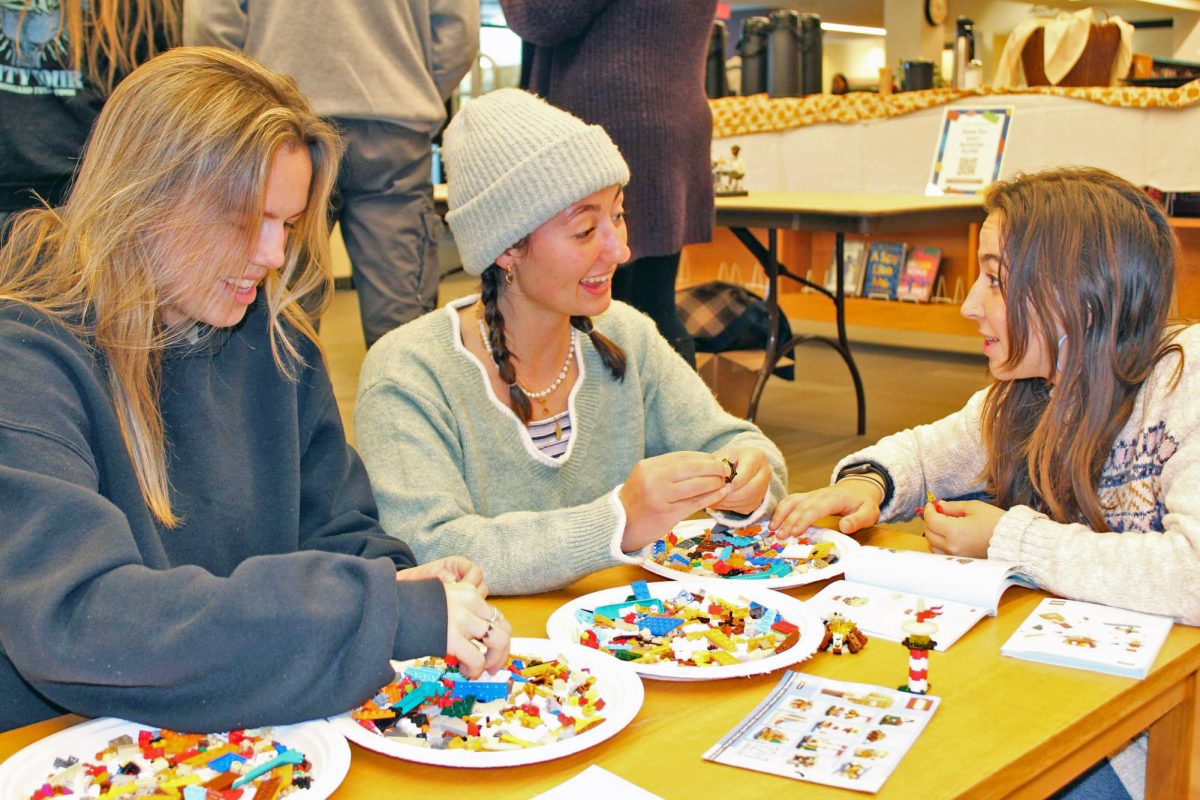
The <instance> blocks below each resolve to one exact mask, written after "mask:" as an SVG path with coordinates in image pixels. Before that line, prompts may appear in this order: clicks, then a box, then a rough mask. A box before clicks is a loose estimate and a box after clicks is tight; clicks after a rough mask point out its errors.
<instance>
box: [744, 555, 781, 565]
mask: <svg viewBox="0 0 1200 800" xmlns="http://www.w3.org/2000/svg"><path fill="white" fill-rule="evenodd" d="M774 560H775V559H773V558H771V557H770V556H751V557H750V558H747V559H746V563H747V564H753V565H754V566H756V567H765V566H767V565H768V564H770V563H771V562H772V561H774Z"/></svg>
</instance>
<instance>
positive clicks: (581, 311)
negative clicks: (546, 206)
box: [496, 186, 629, 317]
mask: <svg viewBox="0 0 1200 800" xmlns="http://www.w3.org/2000/svg"><path fill="white" fill-rule="evenodd" d="M627 238H628V232H627V230H626V228H625V210H624V192H623V191H622V190H621V187H620V186H610V187H608V188H607V189H601V190H600V191H598V192H595V193H593V194H590V195H588V196H587V197H585V198H583V199H582V200H580V201H579V202H577V203H573V204H572V205H571V206H570V207H569V208H567V209H565V210H564V211H562V212H560V213H558V214H556V215H555V216H554V217H552V218H551V219H549V220H547V221H546V222H544V223H542V225H541V226H540V227H538V228H537V230H535V231H534V232H533V233H531V234H529V237H528V239H527V240H526V243H525V246H524V247H522V248H515V247H514V248H510V249H508V250H506V251H505V252H504V253H503V254H502V255H501V256H500V258H498V259H496V263H497V264H499V265H500V267H501V268H502V269H506V270H509V269H511V270H513V272H512V274H513V275H514V281H513V283H512V285H511V286H509V287H507V289H506V291H505V293H504V297H505V300H506V302H510V303H512V304H513V305H514V306H515V307H516V309H517V310H518V313H524V312H527V311H531V310H533V309H535V308H536V309H541V310H544V311H549V312H552V313H555V314H562V315H566V316H588V317H591V316H595V315H597V314H601V313H603V312H604V311H605V310H606V309H607V308H608V306H609V304H610V303H611V302H612V276H613V273H614V272H615V271H616V269H617V266H618V265H619V264H622V263H624V262H625V261H627V260H629V247H628V245H627V244H626V240H627Z"/></svg>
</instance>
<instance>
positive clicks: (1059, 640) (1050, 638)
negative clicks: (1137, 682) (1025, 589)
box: [1000, 597, 1174, 678]
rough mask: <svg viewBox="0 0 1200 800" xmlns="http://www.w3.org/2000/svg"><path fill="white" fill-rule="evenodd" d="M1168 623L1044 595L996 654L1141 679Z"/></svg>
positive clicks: (1162, 619)
mask: <svg viewBox="0 0 1200 800" xmlns="http://www.w3.org/2000/svg"><path fill="white" fill-rule="evenodd" d="M1173 624H1174V620H1172V619H1171V618H1170V617H1160V616H1156V615H1154V614H1142V613H1139V612H1137V611H1126V610H1125V609H1121V608H1110V607H1109V606H1102V605H1098V604H1096V603H1084V602H1080V601H1078V600H1061V599H1059V598H1057V597H1048V598H1046V599H1045V600H1043V601H1042V602H1041V603H1039V604H1038V607H1037V608H1035V609H1034V610H1033V613H1031V614H1030V615H1029V616H1028V617H1027V618H1026V619H1025V621H1024V622H1022V623H1021V627H1019V628H1017V629H1016V630H1015V631H1013V635H1012V636H1011V637H1009V639H1008V641H1007V642H1005V643H1004V646H1003V647H1001V648H1000V653H1001V654H1002V655H1006V656H1012V657H1013V658H1021V659H1025V660H1026V661H1041V662H1043V663H1045V664H1058V665H1060V666H1064V667H1074V668H1075V669H1086V670H1091V671H1093V672H1107V673H1109V674H1111V675H1125V676H1128V677H1130V678H1144V677H1146V674H1147V673H1148V672H1149V671H1150V667H1151V666H1153V664H1154V658H1155V657H1156V656H1157V655H1158V651H1159V650H1160V649H1161V648H1162V645H1163V642H1164V641H1166V638H1167V634H1168V633H1170V632H1171V626H1172V625H1173Z"/></svg>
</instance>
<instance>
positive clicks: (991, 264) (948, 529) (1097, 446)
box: [775, 169, 1200, 625]
mask: <svg viewBox="0 0 1200 800" xmlns="http://www.w3.org/2000/svg"><path fill="white" fill-rule="evenodd" d="M985 205H986V207H987V210H988V218H987V221H986V222H985V223H984V225H983V228H982V230H981V231H980V235H979V267H980V275H979V279H978V280H977V281H976V283H975V285H974V286H973V287H972V288H971V292H970V294H968V296H967V299H966V302H965V303H963V307H962V313H963V315H964V316H966V317H967V318H969V319H971V320H974V321H975V322H976V323H977V324H978V326H979V332H980V334H981V335H982V336H983V352H984V354H985V355H986V356H987V358H988V365H989V369H990V370H991V373H992V376H993V377H994V378H995V381H994V382H993V383H992V385H991V386H990V387H989V388H987V389H984V390H982V391H980V392H979V393H978V394H976V395H975V396H974V397H972V398H971V399H970V401H968V403H967V405H966V407H965V408H963V409H962V410H961V411H958V412H956V413H954V414H952V415H950V416H949V417H947V418H945V419H943V420H940V421H938V422H935V423H932V424H930V425H922V426H919V427H917V428H913V429H912V430H907V431H903V432H901V433H897V434H894V435H892V436H888V437H885V438H884V439H882V440H880V441H879V442H878V443H876V444H875V445H873V446H871V447H868V448H866V449H865V450H860V451H859V452H857V453H854V454H852V455H849V456H847V457H846V458H843V459H842V460H841V461H840V462H838V465H837V467H836V468H835V470H834V477H835V479H838V480H837V483H835V484H834V485H833V486H829V487H826V488H824V489H818V490H816V491H813V492H808V493H806V494H798V495H792V496H790V497H788V498H787V499H785V500H784V501H783V502H781V503H780V504H779V508H778V509H777V510H776V512H775V522H777V523H779V524H780V525H781V526H782V527H783V528H784V530H786V531H789V532H791V531H798V530H803V528H804V527H805V526H807V525H808V524H809V523H810V522H811V521H812V520H814V519H817V518H819V517H822V516H825V515H827V514H840V515H844V516H843V519H842V522H841V529H842V531H843V532H846V533H849V532H851V531H856V530H860V529H862V528H865V527H867V526H869V525H872V524H874V523H875V522H876V520H877V519H882V520H884V521H888V520H893V519H904V518H909V517H911V514H912V509H913V508H914V507H915V506H924V515H925V529H926V535H927V536H928V538H929V543H930V545H931V546H932V547H933V548H934V549H936V550H940V551H944V552H948V553H954V554H960V555H967V556H974V557H988V556H990V557H993V558H999V559H1007V560H1011V561H1015V562H1017V563H1019V564H1020V565H1021V567H1022V570H1023V571H1024V572H1025V573H1026V574H1027V575H1029V576H1030V577H1031V578H1033V579H1034V580H1035V581H1037V583H1038V585H1040V586H1042V587H1044V588H1045V589H1046V590H1048V591H1051V592H1054V593H1056V594H1059V595H1062V596H1064V597H1070V598H1074V599H1080V600H1094V601H1098V602H1103V603H1105V604H1108V605H1117V606H1122V607H1124V608H1131V609H1135V610H1139V611H1147V612H1151V613H1156V614H1167V615H1170V616H1173V617H1176V618H1178V619H1179V620H1181V621H1183V622H1186V623H1188V624H1193V625H1195V624H1200V581H1197V580H1196V576H1197V575H1200V555H1198V553H1200V492H1197V491H1196V486H1198V485H1200V438H1198V436H1200V403H1197V402H1196V397H1197V396H1200V326H1189V327H1182V326H1178V325H1169V324H1168V310H1169V307H1170V304H1171V297H1172V292H1173V289H1174V280H1175V257H1176V250H1175V240H1174V237H1173V236H1172V233H1171V229H1170V227H1169V226H1168V224H1167V220H1166V219H1165V217H1164V216H1163V214H1162V212H1161V211H1160V210H1159V208H1158V207H1157V206H1156V205H1155V204H1154V202H1153V201H1152V200H1151V199H1150V198H1149V197H1148V196H1147V195H1146V194H1145V193H1144V192H1142V191H1141V190H1140V189H1138V188H1137V187H1136V186H1133V185H1132V184H1130V183H1128V182H1127V181H1124V180H1122V179H1120V178H1118V177H1116V176H1115V175H1111V174H1109V173H1107V172H1104V171H1102V170H1098V169H1060V170H1051V171H1047V172H1041V173H1037V174H1034V175H1025V176H1020V177H1017V178H1014V179H1012V180H1009V181H1005V182H1002V183H999V184H996V185H995V186H993V187H992V188H991V190H990V191H989V192H988V195H987V198H986V202H985ZM927 490H928V491H931V492H933V494H934V495H935V496H937V497H963V496H968V495H976V494H978V495H981V496H986V497H988V498H990V502H982V501H980V500H968V501H961V502H954V501H946V502H943V503H941V506H942V508H943V509H944V510H945V511H946V512H947V513H944V514H943V513H941V512H939V511H938V510H937V509H936V508H934V507H933V505H932V504H929V505H926V503H925V493H926V491H927ZM1118 534H1124V535H1118ZM1142 534H1144V535H1142Z"/></svg>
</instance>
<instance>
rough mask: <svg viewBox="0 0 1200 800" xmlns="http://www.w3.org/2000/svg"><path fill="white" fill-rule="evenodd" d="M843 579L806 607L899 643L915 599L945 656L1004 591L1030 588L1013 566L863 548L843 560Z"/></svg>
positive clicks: (997, 602) (990, 610) (995, 605)
mask: <svg viewBox="0 0 1200 800" xmlns="http://www.w3.org/2000/svg"><path fill="white" fill-rule="evenodd" d="M843 565H844V566H845V574H846V579H845V580H840V581H834V582H833V583H831V584H829V585H828V586H826V587H825V588H824V589H822V590H821V591H820V592H818V593H817V594H816V596H815V597H813V598H812V599H811V600H809V601H808V605H809V607H810V608H812V609H813V610H814V611H816V612H817V615H818V616H820V617H822V618H823V619H828V618H829V616H830V615H831V614H832V613H833V612H835V611H836V612H838V613H840V614H841V615H842V616H843V617H846V618H847V619H849V620H852V621H853V622H854V623H855V624H856V625H858V628H859V630H861V631H862V632H863V633H865V634H867V635H868V636H877V637H879V638H881V639H887V640H888V641H892V642H899V641H902V640H903V639H904V637H905V636H906V635H907V634H906V633H905V632H904V629H903V627H902V626H903V624H904V622H906V621H907V620H911V619H915V615H916V609H917V605H918V602H919V601H920V600H922V599H923V600H924V601H925V605H926V606H927V607H928V608H929V609H931V610H933V611H935V612H936V613H935V615H934V616H933V618H932V620H931V621H932V622H933V623H934V624H936V625H937V626H938V630H937V633H935V634H934V635H933V640H934V641H935V642H937V647H936V648H935V649H936V650H938V651H945V650H946V649H948V648H949V647H950V645H952V644H954V643H955V642H957V641H958V640H959V638H960V637H961V636H962V635H963V634H964V633H966V632H967V631H969V630H970V629H971V628H972V626H974V625H975V623H977V622H979V620H981V619H983V618H984V617H985V616H988V615H989V614H990V615H992V616H995V614H996V609H997V608H998V607H999V605H1000V596H1001V595H1002V594H1004V590H1005V589H1007V588H1008V587H1009V586H1013V585H1021V586H1029V587H1033V584H1032V583H1031V582H1029V581H1028V580H1027V579H1025V578H1023V577H1022V576H1020V575H1017V574H1016V564H1013V563H1011V562H1008V561H999V560H995V559H986V558H961V557H957V556H948V555H937V554H934V553H923V552H920V551H916V550H892V549H890V548H884V547H870V546H864V547H860V548H858V549H856V550H855V551H853V552H852V553H848V554H847V557H846V558H845V559H844V561H843Z"/></svg>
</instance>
